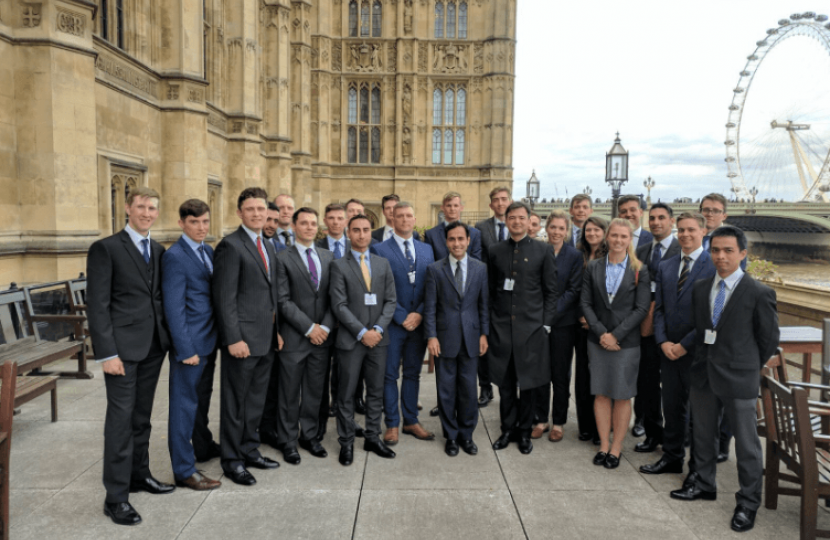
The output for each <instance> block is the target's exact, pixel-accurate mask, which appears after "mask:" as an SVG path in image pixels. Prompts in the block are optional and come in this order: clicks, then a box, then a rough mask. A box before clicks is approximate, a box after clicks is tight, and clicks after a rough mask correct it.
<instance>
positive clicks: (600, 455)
mask: <svg viewBox="0 0 830 540" xmlns="http://www.w3.org/2000/svg"><path fill="white" fill-rule="evenodd" d="M607 457H608V454H606V453H605V452H602V451H600V452H597V455H595V456H594V461H593V463H594V465H597V466H599V465H604V464H605V458H607Z"/></svg>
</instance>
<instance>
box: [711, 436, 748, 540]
mask: <svg viewBox="0 0 830 540" xmlns="http://www.w3.org/2000/svg"><path fill="white" fill-rule="evenodd" d="M724 461H729V452H719V453H718V463H723V462H724ZM747 530H748V529H747Z"/></svg>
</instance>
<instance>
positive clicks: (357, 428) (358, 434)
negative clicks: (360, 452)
mask: <svg viewBox="0 0 830 540" xmlns="http://www.w3.org/2000/svg"><path fill="white" fill-rule="evenodd" d="M354 436H355V437H358V438H360V439H362V438H363V437H365V436H366V434H365V433H364V431H363V428H362V427H360V424H358V423H357V422H355V423H354Z"/></svg>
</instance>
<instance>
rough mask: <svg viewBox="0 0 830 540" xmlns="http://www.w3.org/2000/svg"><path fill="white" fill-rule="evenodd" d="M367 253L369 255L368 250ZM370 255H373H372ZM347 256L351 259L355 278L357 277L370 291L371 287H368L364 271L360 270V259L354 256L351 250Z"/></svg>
mask: <svg viewBox="0 0 830 540" xmlns="http://www.w3.org/2000/svg"><path fill="white" fill-rule="evenodd" d="M366 255H369V252H368V251H366ZM369 256H370V257H371V255H369ZM346 257H347V258H348V260H349V267H350V268H351V269H352V272H354V275H355V278H357V281H358V283H360V284H361V285H362V286H363V290H364V291H366V292H367V293H368V292H369V289H368V288H367V287H366V282H365V281H364V280H363V272H362V271H361V270H360V262H358V260H357V259H355V258H354V256H353V255H352V252H351V251H349V253H348V255H346ZM370 260H371V259H370ZM369 264H371V263H369Z"/></svg>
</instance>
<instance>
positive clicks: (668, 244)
mask: <svg viewBox="0 0 830 540" xmlns="http://www.w3.org/2000/svg"><path fill="white" fill-rule="evenodd" d="M671 242H672V236H671V235H668V236H667V237H665V238H663V239H662V240H660V241H658V240H657V239H656V238H655V239H654V247H657V244H660V246H662V248H663V255H665V254H666V250H667V249H669V247H671Z"/></svg>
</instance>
